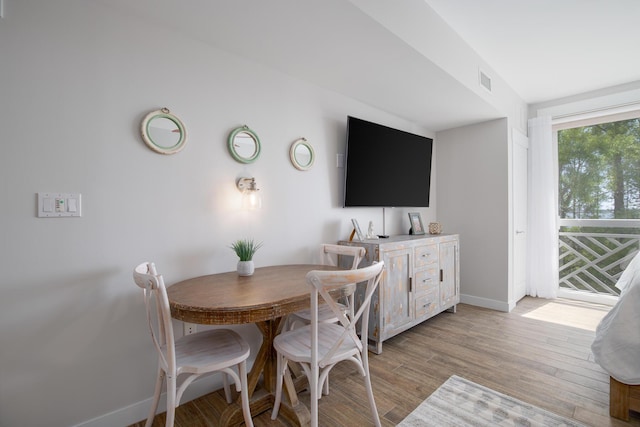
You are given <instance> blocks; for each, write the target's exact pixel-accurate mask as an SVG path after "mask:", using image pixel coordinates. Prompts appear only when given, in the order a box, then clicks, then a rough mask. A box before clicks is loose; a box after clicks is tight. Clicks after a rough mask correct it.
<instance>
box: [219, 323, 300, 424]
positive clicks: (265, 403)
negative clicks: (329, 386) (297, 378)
mask: <svg viewBox="0 0 640 427" xmlns="http://www.w3.org/2000/svg"><path fill="white" fill-rule="evenodd" d="M256 326H257V327H258V329H259V330H260V333H261V334H262V345H261V346H260V350H259V351H258V354H257V356H256V360H255V361H254V362H253V366H252V367H251V372H249V375H248V380H247V382H248V386H249V405H250V407H251V416H252V417H256V416H258V415H260V414H262V413H264V412H266V411H269V412H271V410H272V409H273V404H274V402H275V382H276V351H275V350H274V348H273V339H274V338H275V337H276V335H278V334H279V333H280V331H281V329H282V326H283V318H277V319H274V320H267V321H264V322H257V323H256ZM260 376H262V377H263V382H262V387H260V388H259V387H258V383H259V380H260ZM215 396H216V397H215V399H218V400H220V399H221V400H222V401H223V402H224V405H226V406H227V407H226V408H225V409H224V410H223V411H222V415H221V416H220V425H221V426H237V425H239V424H241V423H243V422H244V418H243V416H242V404H241V402H240V397H238V398H237V399H236V400H235V401H234V402H233V403H232V404H231V405H229V404H227V402H226V400H224V396H223V395H221V394H219V393H215ZM287 398H288V399H287ZM216 406H217V404H216ZM269 416H271V413H269ZM278 417H282V418H284V419H286V420H287V421H289V422H290V423H291V424H292V425H295V426H308V425H309V424H310V422H311V413H310V412H309V409H308V408H307V407H306V406H305V405H304V404H302V403H300V401H299V400H298V394H297V392H296V386H295V385H294V383H293V380H292V378H291V374H290V370H287V372H286V374H285V376H284V390H283V399H282V403H281V404H280V409H279V411H278Z"/></svg>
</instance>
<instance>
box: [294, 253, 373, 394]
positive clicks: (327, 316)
mask: <svg viewBox="0 0 640 427" xmlns="http://www.w3.org/2000/svg"><path fill="white" fill-rule="evenodd" d="M365 254H366V250H365V248H363V247H361V246H344V245H333V244H329V243H324V244H322V245H320V260H321V263H322V264H323V265H332V266H338V265H339V264H340V258H341V257H347V258H350V259H351V266H350V268H351V269H352V270H353V269H355V268H357V267H358V265H360V261H362V258H364V256H365ZM343 265H344V263H343ZM351 297H353V294H351ZM339 305H340V307H341V308H342V310H343V311H344V312H349V310H352V309H353V298H351V299H345V300H343V301H342V302H339ZM318 321H319V322H329V323H336V322H338V318H337V317H336V315H335V314H334V313H333V311H331V309H330V308H329V307H328V306H326V305H325V304H323V305H321V306H320V307H319V309H318ZM310 322H311V310H310V309H304V310H300V311H296V312H295V313H292V314H290V315H289V317H288V319H287V327H286V329H287V330H292V329H295V328H296V326H298V325H303V326H304V325H308V324H309V323H310ZM327 392H328V391H327ZM325 394H326V393H325Z"/></svg>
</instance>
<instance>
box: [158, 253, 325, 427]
mask: <svg viewBox="0 0 640 427" xmlns="http://www.w3.org/2000/svg"><path fill="white" fill-rule="evenodd" d="M336 269H337V267H332V266H326V265H313V264H294V265H277V266H270V267H260V268H256V270H255V272H254V274H253V275H252V276H239V275H238V273H237V272H235V271H233V272H227V273H218V274H210V275H206V276H200V277H195V278H192V279H187V280H183V281H181V282H178V283H176V284H174V285H172V286H169V287H168V288H167V294H168V297H169V305H170V307H171V316H172V317H173V318H175V319H178V320H182V321H184V322H189V323H198V324H204V325H235V324H243V323H254V324H255V325H256V326H257V327H258V329H259V330H260V333H261V334H262V337H263V339H262V345H261V346H260V350H259V351H258V354H257V355H256V359H255V361H254V363H253V366H252V367H251V370H250V372H249V375H248V386H249V390H248V391H249V397H250V404H251V415H252V416H254V417H255V416H256V415H258V414H261V413H262V412H265V411H267V410H269V409H270V408H272V407H273V403H274V400H275V395H274V393H275V381H276V352H275V350H274V348H273V339H274V338H275V337H276V335H278V334H279V333H280V331H281V330H282V327H283V324H284V322H283V321H284V319H285V317H286V315H287V314H290V313H293V312H296V311H298V310H302V309H305V308H309V306H310V299H309V291H310V290H311V288H310V287H309V285H307V283H306V275H307V273H308V272H309V271H311V270H336ZM287 373H288V371H287ZM261 376H262V384H261V387H257V386H258V384H259V380H260V377H261ZM284 386H285V389H286V393H287V396H288V397H289V402H284V401H283V406H281V408H280V411H279V413H280V416H282V417H285V418H287V419H288V420H289V421H291V422H293V423H294V424H298V425H308V424H309V422H310V413H309V410H308V409H307V407H306V406H305V405H304V404H302V403H300V402H299V401H298V397H297V394H296V389H295V386H294V384H293V380H292V379H291V376H290V375H285V384H284ZM242 422H243V417H242V407H241V405H240V402H239V398H238V399H237V400H236V402H234V403H233V404H231V405H229V406H228V407H226V409H225V410H224V411H223V412H222V415H221V417H220V425H225V426H226V425H238V424H240V423H242Z"/></svg>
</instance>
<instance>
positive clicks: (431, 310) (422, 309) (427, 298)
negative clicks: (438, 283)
mask: <svg viewBox="0 0 640 427" xmlns="http://www.w3.org/2000/svg"><path fill="white" fill-rule="evenodd" d="M414 312H415V318H416V319H418V318H421V317H425V316H429V317H430V316H432V315H434V314H436V313H437V312H438V289H437V288H436V289H431V290H429V291H427V292H426V293H425V294H423V295H420V296H419V297H417V298H416V299H415V306H414Z"/></svg>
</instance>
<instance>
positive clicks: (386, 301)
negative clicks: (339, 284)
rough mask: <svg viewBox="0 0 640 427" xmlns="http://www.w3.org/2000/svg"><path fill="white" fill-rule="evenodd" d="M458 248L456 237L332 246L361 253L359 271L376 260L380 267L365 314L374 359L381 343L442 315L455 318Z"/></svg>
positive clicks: (414, 237)
mask: <svg viewBox="0 0 640 427" xmlns="http://www.w3.org/2000/svg"><path fill="white" fill-rule="evenodd" d="M459 242H460V239H459V236H458V235H457V234H439V235H406V236H391V237H389V238H386V239H379V240H364V241H362V242H360V241H346V240H344V241H340V242H338V243H339V244H340V245H348V246H362V247H364V248H365V249H366V255H365V258H364V259H363V260H362V263H361V264H360V266H361V267H362V266H365V265H369V264H371V263H372V262H374V261H380V260H383V261H384V264H385V267H384V273H383V276H382V279H381V280H380V285H379V286H378V289H377V290H376V293H375V294H374V295H373V299H372V301H371V312H370V314H369V343H370V345H371V347H372V350H373V351H375V352H376V353H378V354H380V353H381V352H382V342H383V341H384V340H386V339H388V338H391V337H393V336H394V335H397V334H399V333H400V332H403V331H405V330H407V329H409V328H411V327H412V326H415V325H417V324H418V323H420V322H423V321H425V320H427V319H428V318H430V317H432V316H435V315H436V314H438V313H441V312H443V311H444V310H448V309H452V310H453V311H454V312H455V308H456V304H458V303H459V302H460V260H459ZM359 293H360V290H358V292H357V293H356V301H357V300H358V298H359V297H360V295H359ZM356 304H357V302H356Z"/></svg>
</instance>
